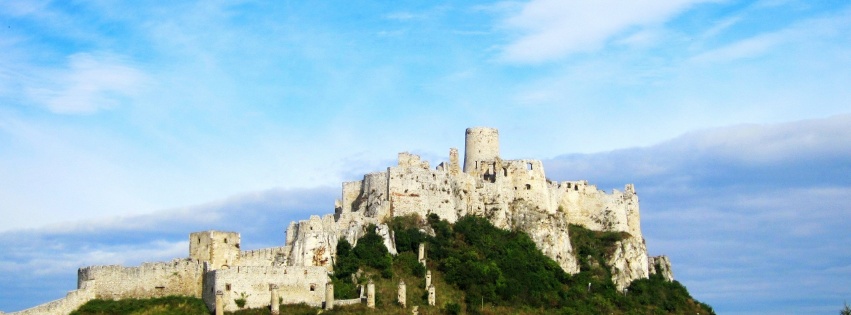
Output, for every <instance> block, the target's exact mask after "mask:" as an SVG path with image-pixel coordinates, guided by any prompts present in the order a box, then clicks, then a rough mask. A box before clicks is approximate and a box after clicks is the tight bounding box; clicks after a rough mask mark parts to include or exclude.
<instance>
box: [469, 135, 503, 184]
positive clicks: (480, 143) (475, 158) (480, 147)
mask: <svg viewBox="0 0 851 315" xmlns="http://www.w3.org/2000/svg"><path fill="white" fill-rule="evenodd" d="M498 157H499V131H497V130H496V128H488V127H473V128H467V135H466V137H465V142H464V173H471V172H473V171H474V170H477V169H478V164H479V163H481V162H482V161H488V162H491V161H494V160H496V159H497V158H498Z"/></svg>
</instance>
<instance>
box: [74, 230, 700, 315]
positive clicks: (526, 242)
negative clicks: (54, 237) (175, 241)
mask: <svg viewBox="0 0 851 315" xmlns="http://www.w3.org/2000/svg"><path fill="white" fill-rule="evenodd" d="M390 226H391V228H392V229H393V231H394V234H395V238H396V248H397V250H398V252H399V253H398V255H396V256H395V257H393V256H391V255H390V254H389V253H388V252H387V248H386V247H385V246H384V245H383V240H382V238H381V237H380V236H378V235H377V234H375V232H374V230H375V229H374V228H372V227H370V228H368V229H367V230H368V232H367V233H366V234H365V235H364V236H363V237H362V238H361V239H359V240H358V243H357V246H355V247H352V246H351V244H349V243H348V242H346V241H345V240H341V241H340V242H339V243H338V246H337V260H336V265H335V266H334V270H335V274H334V275H333V276H332V280H333V281H334V284H335V286H334V287H335V292H334V293H335V294H334V295H335V297H336V298H338V299H346V298H355V297H357V285H358V284H366V283H367V282H368V281H369V280H372V281H373V283H374V284H375V287H376V310H370V309H367V308H366V307H365V306H363V305H356V306H345V307H337V308H335V309H334V310H332V311H325V312H322V313H323V314H410V312H411V311H410V309H411V307H412V306H418V307H419V314H464V313H466V314H714V312H713V311H712V308H711V307H710V306H708V305H706V304H703V303H700V302H698V301H696V300H694V299H693V298H692V297H691V296H690V295H689V293H688V291H687V290H686V288H685V287H684V286H682V285H681V284H680V283H679V282H677V281H673V282H668V281H666V280H665V279H664V278H662V276H660V275H658V274H659V273H657V275H653V276H651V277H650V278H649V279H641V280H637V281H634V282H633V283H632V284H631V285H630V287H629V288H628V290H627V291H626V292H617V291H616V289H615V285H614V284H613V283H612V281H611V274H610V271H609V270H608V268H607V267H606V264H605V261H604V257H606V253H608V252H610V251H611V250H612V248H613V247H612V246H613V245H614V243H615V242H617V241H618V240H620V239H621V238H623V237H624V234H622V233H613V232H595V231H590V230H588V229H585V228H583V227H581V226H570V239H571V243H572V245H573V249H574V251H575V252H576V254H577V257H578V258H579V262H580V272H579V273H578V274H574V275H569V274H567V273H565V272H564V271H563V270H562V269H561V268H560V267H559V266H558V264H557V263H556V262H555V261H553V260H552V259H550V258H549V257H547V256H545V255H544V254H543V253H541V252H540V251H539V250H538V249H537V248H536V247H535V244H534V243H533V242H532V240H531V239H530V238H529V237H528V236H527V235H526V234H525V233H522V232H517V231H505V230H501V229H498V228H496V227H494V226H493V225H492V224H490V222H488V220H487V219H484V218H480V217H473V216H467V217H463V218H461V219H460V220H458V221H457V222H456V223H455V224H454V225H453V224H449V223H448V222H447V221H445V220H440V219H439V218H438V217H437V216H435V215H431V216H429V217H428V218H427V219H426V220H421V219H420V218H418V217H397V218H394V219H393V221H392V222H390ZM425 230H429V231H433V233H431V232H430V233H428V234H433V235H434V236H430V235H428V234H427V233H424V232H423V231H425ZM420 243H426V244H427V245H426V247H427V252H428V255H427V266H428V270H430V271H431V272H432V283H433V284H434V285H435V287H436V295H437V303H436V304H437V305H435V306H428V303H427V292H426V290H425V288H424V287H425V279H424V275H425V273H426V268H424V267H423V266H422V265H421V264H420V263H419V262H418V261H417V252H416V251H417V249H418V246H419V244H420ZM400 280H404V281H405V283H406V288H407V305H408V308H407V309H402V308H401V307H399V306H398V305H397V304H396V292H397V284H398V283H399V281H400ZM167 299H168V298H167ZM174 299H178V298H174ZM179 299H183V300H182V301H185V302H182V304H181V303H177V304H175V302H169V303H166V304H163V302H162V301H160V300H161V299H151V300H126V301H117V302H112V301H110V302H109V303H107V302H105V301H92V302H89V303H88V304H86V305H84V306H83V307H81V308H80V310H78V311H77V312H76V313H74V314H81V315H82V314H177V313H180V314H203V312H205V311H206V309H203V310H200V311H199V310H197V305H200V306H201V307H202V308H203V307H204V306H203V303H202V302H201V301H200V300H197V299H189V298H179ZM193 300H195V301H193ZM146 301H147V302H146ZM144 303H148V304H149V306H148V307H147V308H144V307H143V308H137V307H138V306H139V305H143V304H144ZM131 304H132V305H135V306H134V307H133V308H131V307H130V306H128V305H131ZM92 305H99V306H98V308H93V307H92ZM189 305H192V306H193V307H195V308H193V309H191V310H190V309H189V308H186V307H189ZM108 307H113V308H111V309H110V308H108ZM172 308H173V309H172ZM178 308H180V310H185V311H174V310H176V309H178ZM318 311H319V310H318V309H315V308H311V307H309V306H305V305H284V306H281V314H316V313H317V312H318ZM199 312H200V313H199ZM269 313H270V312H269V310H268V309H254V310H243V311H240V312H237V313H236V314H269Z"/></svg>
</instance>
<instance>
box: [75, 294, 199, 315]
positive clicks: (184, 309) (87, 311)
mask: <svg viewBox="0 0 851 315" xmlns="http://www.w3.org/2000/svg"><path fill="white" fill-rule="evenodd" d="M209 313H210V311H208V310H207V305H205V304H204V301H202V300H201V299H199V298H192V297H183V296H167V297H162V298H152V299H124V300H120V301H113V300H100V299H96V300H91V301H89V302H87V303H86V304H83V305H82V306H80V308H78V309H77V310H76V311H73V312H71V314H72V315H112V314H116V315H117V314H122V315H124V314H133V315H154V314H156V315H186V314H198V315H207V314H209Z"/></svg>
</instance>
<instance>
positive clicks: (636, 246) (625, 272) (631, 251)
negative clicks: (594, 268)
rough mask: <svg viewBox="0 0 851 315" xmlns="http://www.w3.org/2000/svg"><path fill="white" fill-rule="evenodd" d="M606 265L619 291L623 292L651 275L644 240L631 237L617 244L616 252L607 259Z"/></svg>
mask: <svg viewBox="0 0 851 315" xmlns="http://www.w3.org/2000/svg"><path fill="white" fill-rule="evenodd" d="M606 263H607V264H608V266H609V270H611V272H612V282H614V283H615V287H617V289H618V291H623V289H625V288H626V287H628V286H629V284H630V283H632V281H634V280H637V279H645V278H647V277H648V276H649V273H648V270H647V266H648V262H647V248H646V247H645V245H644V239H642V238H639V237H634V236H629V237H626V238H624V239H623V240H620V241H618V242H616V243H615V250H614V252H612V254H611V255H610V256H608V257H606Z"/></svg>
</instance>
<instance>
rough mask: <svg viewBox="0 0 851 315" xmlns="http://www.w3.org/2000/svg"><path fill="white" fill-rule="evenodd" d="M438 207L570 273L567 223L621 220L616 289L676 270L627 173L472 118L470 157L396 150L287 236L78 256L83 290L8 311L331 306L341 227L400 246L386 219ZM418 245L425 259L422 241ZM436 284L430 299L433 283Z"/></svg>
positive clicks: (234, 236)
mask: <svg viewBox="0 0 851 315" xmlns="http://www.w3.org/2000/svg"><path fill="white" fill-rule="evenodd" d="M431 213H434V214H437V215H438V216H440V218H442V219H446V220H447V221H449V222H450V223H454V222H455V221H457V220H458V219H459V218H461V217H463V216H465V215H476V216H481V217H485V218H487V219H489V221H490V222H491V223H493V224H494V225H495V226H497V227H499V228H503V229H515V230H520V231H523V232H526V233H527V234H529V236H530V238H531V239H532V240H533V241H534V242H535V244H536V245H537V247H538V248H539V249H540V250H541V251H542V252H543V253H544V254H545V255H547V256H548V257H550V258H552V259H553V260H555V261H556V262H557V263H558V264H559V266H561V268H562V269H564V271H565V272H567V273H570V274H575V273H578V272H579V266H578V262H577V258H576V256H575V253H574V251H573V248H572V247H571V243H570V238H569V235H568V226H569V225H570V224H576V225H581V226H584V227H586V228H588V229H591V230H595V231H610V232H624V233H626V235H627V236H626V237H625V238H624V239H622V240H621V241H618V242H617V244H616V246H615V250H614V252H613V253H612V254H611V256H610V257H607V264H608V267H609V268H610V270H611V271H612V280H613V282H614V284H615V285H616V286H617V289H618V290H620V291H622V290H623V289H624V288H626V287H627V286H629V284H630V283H631V282H632V281H634V280H636V279H642V278H647V277H649V275H650V274H654V273H657V272H659V273H661V274H662V275H663V276H664V277H665V278H666V279H668V280H673V274H672V273H671V264H670V261H669V260H668V258H667V257H665V256H659V257H648V256H647V249H646V247H645V243H644V238H643V237H642V234H641V226H640V216H639V207H638V195H637V194H636V192H635V188H634V187H633V185H632V184H627V185H626V186H625V187H624V189H623V191H619V190H614V191H613V192H612V193H606V192H604V191H602V190H599V189H597V188H596V187H595V186H594V185H590V184H588V182H587V181H584V180H579V181H564V182H556V181H552V180H549V179H547V178H546V176H545V173H544V166H543V164H542V163H541V161H539V160H504V159H502V157H500V155H499V133H498V131H497V130H496V129H494V128H485V127H476V128H468V129H467V131H466V138H465V151H464V164H463V165H461V164H460V161H459V156H458V150H457V149H455V148H452V149H450V150H449V161H448V162H443V163H440V164H439V165H437V166H436V167H435V168H431V167H430V166H429V163H428V162H427V161H422V160H421V159H420V157H419V156H417V155H414V154H410V153H399V157H398V163H397V165H396V166H390V167H388V168H387V169H386V170H384V171H380V172H374V173H369V174H366V175H364V177H363V179H362V180H359V181H353V182H345V183H343V185H342V196H341V199H340V200H337V201H336V202H335V211H334V213H333V214H328V215H325V216H322V217H320V216H316V215H314V216H311V217H310V218H309V219H307V220H304V221H299V222H292V223H290V225H289V227H288V229H287V232H286V240H285V243H284V246H281V247H274V248H266V249H260V250H252V251H242V250H241V249H240V247H239V244H240V235H239V234H238V233H234V232H221V231H205V232H195V233H192V234H190V236H189V257H188V258H185V259H177V260H174V261H172V262H160V263H146V264H143V265H142V266H139V267H122V266H92V267H85V268H81V269H80V270H79V272H78V284H77V290H75V291H71V292H70V293H69V294H68V296H67V297H66V298H63V299H60V300H57V301H53V302H50V303H46V304H43V305H40V306H37V307H34V308H32V309H28V310H24V311H20V312H16V313H12V314H67V313H69V312H71V311H72V310H74V309H76V308H77V307H79V306H80V305H82V304H83V303H85V302H86V301H88V300H91V299H93V298H107V299H122V298H145V297H157V296H165V295H184V296H194V297H201V298H203V299H204V301H205V302H206V303H207V305H208V307H209V308H210V309H216V311H217V312H218V311H220V310H224V311H235V310H238V309H239V308H242V307H244V308H258V307H268V306H270V305H271V304H273V303H274V302H270V301H271V300H272V298H271V297H273V296H275V297H279V298H280V299H281V300H282V301H281V303H283V304H295V303H307V304H309V305H313V306H316V307H322V306H323V305H325V306H326V307H328V306H332V305H334V304H335V302H334V300H333V292H327V291H328V290H333V289H331V288H333V286H332V285H331V284H330V278H329V276H328V274H329V273H331V272H333V265H334V259H335V249H336V247H337V241H338V240H339V239H341V238H343V239H346V240H347V241H348V242H349V243H351V244H352V245H353V246H354V245H356V243H357V240H358V239H359V238H360V237H361V236H362V235H364V234H365V233H366V229H367V227H368V226H369V225H370V224H374V225H375V226H376V227H377V228H376V232H377V233H378V234H379V235H381V236H382V237H383V238H384V244H385V246H387V249H388V251H389V252H390V253H391V254H393V255H395V254H396V248H395V240H394V236H393V233H392V231H391V230H390V228H389V226H388V225H387V224H386V222H387V221H388V219H391V218H393V217H397V216H407V215H412V214H415V215H418V216H420V217H422V218H425V217H427V216H428V215H429V214H431ZM418 256H419V257H418V258H419V259H420V261H421V262H422V263H425V259H426V258H425V257H424V248H423V247H421V248H420V249H419V255H418ZM429 276H430V275H429ZM399 286H400V287H399V291H400V292H399V296H398V299H397V302H399V303H400V304H402V305H405V303H406V298H405V297H404V294H405V293H403V292H405V287H404V283H400V284H399ZM429 289H430V290H429V301H430V302H431V301H432V300H433V296H434V291H433V286H432V287H430V288H429ZM373 290H374V289H373ZM217 293H218V294H220V295H218V297H219V299H217ZM371 293H372V294H373V297H372V298H374V291H371ZM217 302H218V303H217ZM219 303H221V304H219ZM367 303H368V302H367ZM372 303H374V302H372ZM432 303H433V302H432ZM240 304H241V305H240ZM373 305H374V304H373Z"/></svg>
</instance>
